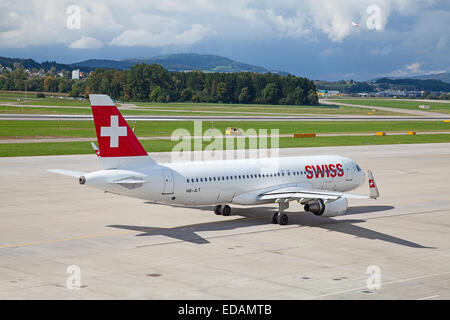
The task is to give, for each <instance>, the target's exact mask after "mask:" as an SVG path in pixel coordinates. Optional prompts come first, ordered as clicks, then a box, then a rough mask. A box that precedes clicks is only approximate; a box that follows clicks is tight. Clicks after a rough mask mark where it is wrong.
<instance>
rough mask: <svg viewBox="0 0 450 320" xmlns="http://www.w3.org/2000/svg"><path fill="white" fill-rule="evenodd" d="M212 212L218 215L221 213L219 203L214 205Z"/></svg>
mask: <svg viewBox="0 0 450 320" xmlns="http://www.w3.org/2000/svg"><path fill="white" fill-rule="evenodd" d="M214 213H215V214H217V215H218V216H220V215H221V214H222V206H221V205H218V206H215V207H214Z"/></svg>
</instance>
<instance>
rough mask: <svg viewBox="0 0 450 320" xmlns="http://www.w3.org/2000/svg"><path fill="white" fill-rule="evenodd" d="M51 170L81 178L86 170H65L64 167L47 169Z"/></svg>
mask: <svg viewBox="0 0 450 320" xmlns="http://www.w3.org/2000/svg"><path fill="white" fill-rule="evenodd" d="M47 171H49V172H53V173H58V174H62V175H65V176H69V177H74V178H79V177H81V176H84V175H85V174H86V173H85V172H79V171H72V170H63V169H49V170H47Z"/></svg>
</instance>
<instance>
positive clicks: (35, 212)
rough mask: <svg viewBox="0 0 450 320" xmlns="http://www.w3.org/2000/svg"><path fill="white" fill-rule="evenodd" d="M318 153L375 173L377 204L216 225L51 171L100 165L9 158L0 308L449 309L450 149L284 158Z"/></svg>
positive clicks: (195, 213)
mask: <svg viewBox="0 0 450 320" xmlns="http://www.w3.org/2000/svg"><path fill="white" fill-rule="evenodd" d="M314 154H339V155H343V156H348V157H350V158H352V159H354V160H355V161H357V162H358V164H359V165H360V166H361V167H362V168H363V169H372V171H373V173H374V175H375V179H376V182H377V185H378V188H379V189H380V193H381V196H380V198H379V199H378V200H353V199H351V200H349V210H348V212H347V214H346V215H343V216H339V217H333V218H324V217H316V216H314V215H312V214H310V213H305V212H303V210H302V208H301V207H300V206H299V205H297V204H295V203H291V206H290V208H289V209H288V210H287V213H288V214H289V225H287V226H279V225H274V224H272V223H270V221H269V220H270V216H271V213H272V212H274V211H275V210H276V205H264V206H259V207H241V206H234V205H233V206H232V215H231V216H229V217H223V216H216V215H215V214H214V213H213V212H212V207H200V208H185V207H172V206H163V205H158V204H154V203H151V202H145V201H142V200H139V199H133V198H127V197H123V196H118V195H113V194H109V193H103V192H101V191H100V190H96V189H90V188H88V187H86V186H82V185H79V184H78V182H77V179H76V178H71V177H65V176H60V175H55V174H52V173H49V172H47V171H46V170H47V169H52V168H60V169H70V170H77V171H91V170H97V169H100V164H99V162H98V160H97V159H96V156H95V155H78V156H48V157H19V158H1V159H0V299H268V300H274V299H449V298H450V250H449V249H450V183H449V181H450V170H449V164H450V144H449V143H439V144H438V143H436V144H418V145H409V144H408V145H382V146H352V147H325V148H298V149H280V155H281V156H292V155H314ZM151 155H152V156H153V157H154V158H155V159H156V160H158V161H161V162H166V161H168V159H169V158H170V155H169V154H168V153H155V154H151ZM354 192H356V193H366V192H368V188H367V186H363V187H361V188H360V189H358V190H355V191H354ZM74 270H76V271H74ZM78 271H80V273H79V275H80V277H79V279H80V283H79V284H80V285H79V286H78V285H77V284H78V283H77V282H76V281H75V280H74V279H76V278H74V276H75V275H78ZM377 280H380V281H379V282H378V281H377Z"/></svg>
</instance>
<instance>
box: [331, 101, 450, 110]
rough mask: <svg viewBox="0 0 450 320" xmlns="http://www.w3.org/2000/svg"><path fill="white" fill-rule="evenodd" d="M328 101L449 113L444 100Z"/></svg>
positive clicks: (448, 106)
mask: <svg viewBox="0 0 450 320" xmlns="http://www.w3.org/2000/svg"><path fill="white" fill-rule="evenodd" d="M330 101H333V102H341V103H348V104H356V105H366V106H374V107H389V108H399V109H410V110H424V111H432V112H441V113H450V103H445V102H423V101H405V100H401V99H396V100H393V99H333V100H331V99H330ZM419 105H428V106H430V109H419Z"/></svg>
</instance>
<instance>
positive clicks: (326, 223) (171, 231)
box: [108, 206, 435, 249]
mask: <svg viewBox="0 0 450 320" xmlns="http://www.w3.org/2000/svg"><path fill="white" fill-rule="evenodd" d="M393 208H394V207H392V206H359V207H350V208H349V210H348V213H347V214H346V215H354V214H358V213H368V212H377V211H386V210H391V209H393ZM197 209H201V210H208V211H211V214H214V213H212V207H210V206H208V207H197ZM276 211H277V208H275V207H274V208H269V207H253V208H233V215H235V216H236V215H237V216H242V218H239V219H234V220H227V221H214V222H207V223H200V224H192V225H184V226H179V227H175V228H158V227H150V226H132V225H108V227H111V228H119V229H125V230H132V231H137V232H141V233H139V234H138V235H136V236H138V237H147V236H153V235H162V236H166V237H169V238H173V239H177V240H180V241H186V242H191V243H195V244H206V243H209V241H208V240H207V239H205V238H203V237H201V236H200V235H198V232H203V231H227V230H238V229H240V228H244V227H249V226H259V225H266V224H271V222H270V217H271V215H272V213H275V212H276ZM218 218H220V216H218ZM363 222H366V220H363V219H340V220H337V219H333V218H328V217H317V216H314V215H313V214H311V213H307V212H303V213H289V226H300V227H302V226H304V227H315V228H321V229H326V230H329V231H334V232H339V233H343V234H347V235H352V236H355V237H358V238H365V239H371V240H381V241H385V242H390V243H394V244H397V245H402V246H406V247H411V248H421V249H435V248H434V247H426V246H422V245H420V244H418V243H415V242H412V241H408V240H405V239H401V238H398V237H394V236H391V235H388V234H385V233H381V232H378V231H374V230H370V229H367V228H364V227H360V226H358V225H357V224H359V223H363ZM220 236H222V235H220V234H219V235H217V236H211V237H208V238H214V237H220Z"/></svg>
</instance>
